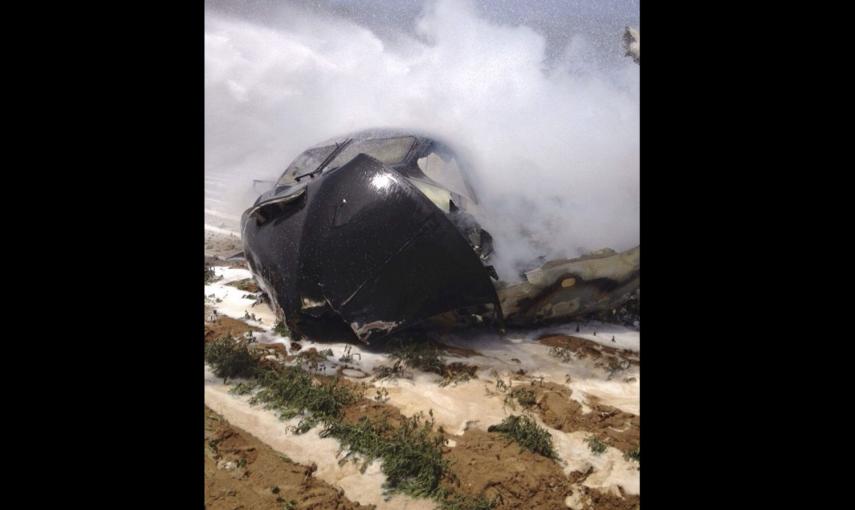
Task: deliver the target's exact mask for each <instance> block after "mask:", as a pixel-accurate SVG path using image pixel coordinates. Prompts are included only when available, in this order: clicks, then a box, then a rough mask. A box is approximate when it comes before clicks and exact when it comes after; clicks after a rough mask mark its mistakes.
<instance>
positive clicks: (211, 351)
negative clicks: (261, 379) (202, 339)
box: [205, 336, 258, 384]
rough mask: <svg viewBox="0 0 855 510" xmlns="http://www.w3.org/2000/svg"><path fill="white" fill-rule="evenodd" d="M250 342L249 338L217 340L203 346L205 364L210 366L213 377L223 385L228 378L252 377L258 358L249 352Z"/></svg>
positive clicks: (229, 337)
mask: <svg viewBox="0 0 855 510" xmlns="http://www.w3.org/2000/svg"><path fill="white" fill-rule="evenodd" d="M252 342H253V340H252V339H251V338H247V339H234V338H232V337H231V336H225V337H222V338H218V339H217V340H214V341H213V342H210V343H208V344H207V345H205V362H206V363H208V364H209V365H211V368H212V369H213V372H214V375H216V376H217V377H222V378H223V384H225V383H226V382H227V381H228V379H229V378H230V377H252V376H253V375H255V372H256V370H257V365H258V356H257V355H255V354H253V353H251V352H250V351H249V344H250V343H252Z"/></svg>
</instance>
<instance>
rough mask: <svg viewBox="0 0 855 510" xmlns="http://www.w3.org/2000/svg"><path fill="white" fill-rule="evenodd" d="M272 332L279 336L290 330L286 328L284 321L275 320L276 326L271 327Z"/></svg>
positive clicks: (286, 334)
mask: <svg viewBox="0 0 855 510" xmlns="http://www.w3.org/2000/svg"><path fill="white" fill-rule="evenodd" d="M273 332H274V333H276V334H277V335H279V336H288V335H290V334H291V330H290V329H288V326H287V325H286V324H285V321H279V322H277V323H276V326H274V327H273Z"/></svg>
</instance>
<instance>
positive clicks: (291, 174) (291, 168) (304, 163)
mask: <svg viewBox="0 0 855 510" xmlns="http://www.w3.org/2000/svg"><path fill="white" fill-rule="evenodd" d="M333 149H335V145H327V146H326V147H317V148H315V149H309V150H307V151H305V152H304V153H302V154H300V155H299V156H297V159H295V160H294V161H293V162H292V163H291V164H290V165H288V168H286V169H285V172H284V173H283V174H282V177H280V178H279V181H277V182H276V186H284V185H291V184H295V183H296V182H297V181H296V180H295V179H294V178H295V177H297V176H298V175H303V174H305V173H308V172H311V171H312V170H314V169H316V168H318V165H320V164H321V163H322V162H323V161H324V159H326V157H327V156H329V155H330V154H331V153H332V151H333Z"/></svg>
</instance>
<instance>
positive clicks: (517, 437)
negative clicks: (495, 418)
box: [487, 415, 558, 459]
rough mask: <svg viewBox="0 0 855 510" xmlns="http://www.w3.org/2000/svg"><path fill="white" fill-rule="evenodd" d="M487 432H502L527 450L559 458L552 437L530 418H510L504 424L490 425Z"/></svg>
mask: <svg viewBox="0 0 855 510" xmlns="http://www.w3.org/2000/svg"><path fill="white" fill-rule="evenodd" d="M487 432H500V433H502V434H504V435H506V436H508V437H509V438H511V439H513V440H514V441H516V442H517V443H519V445H520V446H522V447H524V448H526V449H527V450H530V451H532V452H534V453H537V454H540V455H543V456H544V457H547V458H550V459H557V458H558V454H557V453H556V452H555V448H554V447H553V446H552V436H550V435H549V432H547V431H546V429H544V428H543V427H541V426H540V425H538V424H537V422H535V421H534V420H533V419H531V418H529V417H528V416H515V415H511V416H508V417H507V418H505V419H504V420H502V423H500V424H498V425H490V427H488V428H487Z"/></svg>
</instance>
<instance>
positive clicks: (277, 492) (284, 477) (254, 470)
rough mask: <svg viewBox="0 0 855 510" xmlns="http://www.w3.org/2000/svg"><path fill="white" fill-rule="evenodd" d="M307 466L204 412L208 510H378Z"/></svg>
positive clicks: (206, 409) (208, 411) (213, 414)
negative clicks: (340, 488) (333, 485)
mask: <svg viewBox="0 0 855 510" xmlns="http://www.w3.org/2000/svg"><path fill="white" fill-rule="evenodd" d="M314 470H315V466H304V465H301V464H297V463H294V462H292V461H290V460H288V459H287V458H286V457H284V456H283V455H281V454H279V453H277V452H275V451H274V450H273V449H271V448H270V447H268V446H267V445H265V444H264V443H262V442H261V441H259V440H258V439H256V438H254V437H253V436H251V435H250V434H249V433H247V432H245V431H243V430H241V429H239V428H237V427H234V426H232V425H230V424H229V423H228V422H226V421H225V419H223V418H222V417H221V416H219V415H218V414H216V413H214V412H213V411H212V410H211V409H209V408H208V407H205V508H207V509H210V510H234V509H235V508H241V509H246V510H248V509H258V510H266V509H271V510H274V509H275V510H282V508H287V507H286V505H288V504H289V502H293V503H294V506H293V507H292V508H295V509H300V510H308V509H315V510H327V509H330V510H331V509H335V510H357V509H369V508H374V506H373V505H371V506H365V505H360V504H359V503H354V502H352V501H350V500H349V499H348V498H347V497H345V496H344V494H343V492H342V491H341V490H339V489H336V488H334V487H332V486H331V485H329V484H327V483H326V482H323V481H321V480H318V479H317V478H315V477H314V476H312V473H313V472H314Z"/></svg>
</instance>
